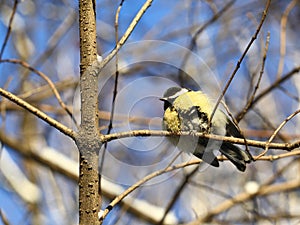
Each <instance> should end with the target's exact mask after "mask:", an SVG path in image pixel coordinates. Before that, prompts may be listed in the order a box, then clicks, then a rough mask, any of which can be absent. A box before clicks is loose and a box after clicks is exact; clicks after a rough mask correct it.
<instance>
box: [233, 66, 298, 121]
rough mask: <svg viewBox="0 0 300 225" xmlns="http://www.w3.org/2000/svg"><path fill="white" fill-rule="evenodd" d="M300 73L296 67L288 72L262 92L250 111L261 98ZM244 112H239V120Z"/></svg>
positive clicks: (251, 105) (253, 102)
mask: <svg viewBox="0 0 300 225" xmlns="http://www.w3.org/2000/svg"><path fill="white" fill-rule="evenodd" d="M299 71H300V66H297V67H295V68H294V69H292V70H291V71H290V72H288V73H287V74H285V75H284V76H282V77H281V78H279V79H277V80H276V81H275V82H274V83H273V84H272V85H270V86H269V87H268V88H266V89H264V90H263V91H261V92H260V94H258V95H257V96H256V98H255V99H254V100H253V101H252V103H251V104H250V106H249V109H250V108H252V107H253V106H254V105H255V104H256V103H257V102H258V101H259V100H260V99H261V98H263V97H264V96H266V95H267V94H269V93H270V92H271V91H272V90H273V89H274V88H276V87H278V86H279V85H280V84H281V83H283V82H284V81H286V80H288V79H289V78H290V77H292V76H293V75H295V74H297V73H299ZM242 113H243V112H242V111H241V112H239V113H238V114H237V118H238V117H239V116H240V114H242Z"/></svg>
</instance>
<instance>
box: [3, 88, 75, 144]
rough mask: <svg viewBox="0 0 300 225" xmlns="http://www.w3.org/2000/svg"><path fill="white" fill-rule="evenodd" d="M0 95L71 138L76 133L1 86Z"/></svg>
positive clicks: (73, 137)
mask: <svg viewBox="0 0 300 225" xmlns="http://www.w3.org/2000/svg"><path fill="white" fill-rule="evenodd" d="M0 95H2V96H4V97H5V98H7V99H9V100H10V101H12V102H14V103H16V104H17V105H19V106H21V107H22V108H24V109H26V110H28V111H29V112H31V113H32V114H34V115H36V116H37V117H39V118H40V119H42V120H43V121H45V122H46V123H48V124H49V125H50V126H53V127H55V128H56V129H58V130H59V131H60V132H62V133H63V134H65V135H67V136H69V137H71V138H72V139H75V136H76V133H75V132H74V131H73V130H72V129H70V128H68V127H66V126H65V125H63V124H61V123H59V122H58V121H56V120H54V119H53V118H51V117H49V116H48V115H47V114H45V113H44V112H42V111H40V110H39V109H37V108H35V107H34V106H32V105H30V104H29V103H27V102H26V101H24V100H22V99H21V98H19V97H17V96H16V95H14V94H12V93H10V92H8V91H6V90H4V89H2V88H0Z"/></svg>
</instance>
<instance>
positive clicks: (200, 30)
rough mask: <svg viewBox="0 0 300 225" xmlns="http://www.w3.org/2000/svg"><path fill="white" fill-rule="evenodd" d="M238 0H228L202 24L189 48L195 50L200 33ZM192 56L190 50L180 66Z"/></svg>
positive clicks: (180, 74)
mask: <svg viewBox="0 0 300 225" xmlns="http://www.w3.org/2000/svg"><path fill="white" fill-rule="evenodd" d="M235 1H236V0H232V1H230V2H228V3H227V4H226V5H225V6H224V7H223V8H222V9H221V10H220V11H219V12H217V13H216V14H214V16H213V17H211V18H210V19H209V20H208V21H207V22H206V23H205V24H204V25H203V26H201V27H200V28H199V29H198V30H197V31H196V33H195V34H194V35H193V37H192V40H191V42H190V46H189V49H190V50H193V49H194V48H195V46H196V40H197V39H198V37H199V35H200V34H201V33H202V32H203V31H204V30H205V29H206V28H207V27H208V26H209V25H211V24H213V23H214V22H215V21H217V20H218V19H219V18H220V17H221V16H222V15H223V14H224V13H225V12H226V11H227V10H228V9H229V8H230V7H231V6H232V5H233V4H234V3H235ZM189 56H190V51H188V52H187V53H186V54H185V56H184V58H183V60H182V63H181V67H180V68H184V65H186V63H187V61H188V59H189ZM182 73H183V70H179V79H182V75H183V74H182ZM180 83H181V84H183V81H180Z"/></svg>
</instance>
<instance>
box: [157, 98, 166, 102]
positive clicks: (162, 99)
mask: <svg viewBox="0 0 300 225" xmlns="http://www.w3.org/2000/svg"><path fill="white" fill-rule="evenodd" d="M159 100H161V101H163V102H166V101H168V99H167V98H160V99H159Z"/></svg>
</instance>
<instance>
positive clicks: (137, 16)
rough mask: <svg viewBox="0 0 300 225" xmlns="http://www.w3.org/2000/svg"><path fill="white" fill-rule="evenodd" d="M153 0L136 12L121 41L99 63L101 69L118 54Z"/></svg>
mask: <svg viewBox="0 0 300 225" xmlns="http://www.w3.org/2000/svg"><path fill="white" fill-rule="evenodd" d="M152 2H153V0H147V1H146V2H145V3H144V5H143V6H142V7H141V9H140V10H139V12H138V13H137V14H136V16H135V17H134V18H133V20H132V21H131V23H130V25H129V26H128V29H127V30H126V32H125V33H124V35H123V36H122V37H121V39H120V40H119V42H118V43H117V44H116V46H115V48H114V49H113V50H112V51H111V52H110V54H109V55H108V56H107V57H106V58H105V59H103V61H102V62H101V63H100V65H99V69H100V70H101V69H102V68H103V67H104V66H105V65H106V64H107V63H109V62H110V60H112V58H113V57H114V56H115V55H116V54H117V52H118V51H119V50H120V48H121V47H122V46H123V45H124V43H125V42H126V41H127V39H128V38H129V36H130V35H131V33H132V32H133V30H134V28H135V27H136V25H137V24H138V22H139V21H140V20H141V18H142V16H143V15H144V13H145V12H146V11H147V9H148V8H149V7H150V6H151V4H152Z"/></svg>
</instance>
